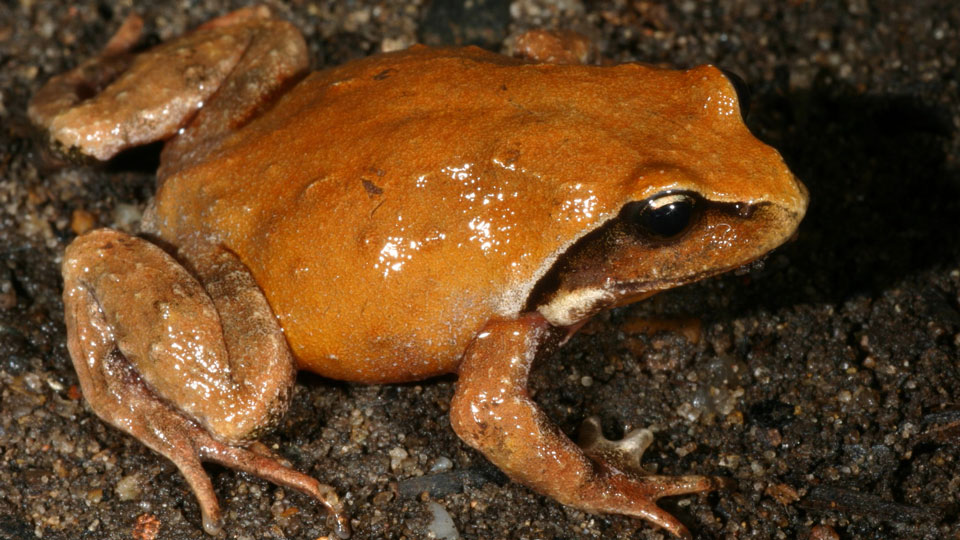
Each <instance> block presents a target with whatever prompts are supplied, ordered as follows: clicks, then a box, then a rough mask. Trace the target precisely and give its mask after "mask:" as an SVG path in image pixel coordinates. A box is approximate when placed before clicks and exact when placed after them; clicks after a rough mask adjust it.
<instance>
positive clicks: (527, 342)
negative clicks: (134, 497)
mask: <svg viewBox="0 0 960 540" xmlns="http://www.w3.org/2000/svg"><path fill="white" fill-rule="evenodd" d="M142 24H143V23H142V20H140V19H139V18H138V17H136V16H131V17H129V18H128V19H127V20H126V22H124V24H123V25H122V26H121V28H120V30H118V31H117V33H116V34H115V35H114V36H113V37H112V38H111V39H110V40H109V42H108V43H107V45H106V46H105V47H104V49H103V51H102V52H101V53H100V55H98V56H96V57H94V58H92V59H90V60H87V61H85V62H83V63H81V64H80V65H79V66H78V67H77V68H75V69H74V70H71V71H68V72H66V73H64V74H61V75H58V76H55V77H54V78H52V79H51V80H50V81H49V82H47V83H46V84H45V86H44V87H43V88H41V89H40V90H39V91H38V92H37V93H36V94H35V96H34V97H33V99H32V101H31V103H30V105H29V109H28V114H29V116H30V118H31V119H32V121H33V122H34V123H35V124H36V125H38V126H40V127H41V128H43V129H45V130H46V132H47V133H48V134H49V136H50V138H51V139H52V141H54V143H55V144H56V145H58V146H60V147H61V148H63V149H64V150H67V151H68V152H71V153H74V154H81V155H85V156H91V157H92V158H94V159H97V160H109V159H110V158H111V157H113V156H115V155H116V154H117V153H120V152H122V151H124V150H126V149H128V148H132V147H135V146H139V145H144V144H148V143H151V142H155V141H164V142H163V149H162V151H161V154H160V164H159V168H158V170H157V188H156V193H155V195H154V197H153V199H152V201H151V202H150V203H149V205H148V207H147V209H146V210H145V212H144V215H143V219H142V223H141V232H140V234H139V235H132V234H127V233H124V232H121V231H118V230H113V229H96V230H92V231H89V232H86V233H84V234H81V235H79V236H77V237H76V238H75V239H74V240H73V241H72V242H71V243H70V245H69V246H68V247H67V248H66V250H65V252H64V256H63V262H62V273H63V281H64V293H63V302H64V319H65V323H66V331H67V346H68V351H69V354H70V357H71V359H72V362H73V365H74V367H75V369H76V372H77V377H78V380H79V384H80V387H81V389H82V393H83V396H84V398H85V399H86V401H87V402H88V404H89V406H90V408H91V409H92V410H93V412H94V413H95V414H96V415H97V416H99V417H100V418H102V419H103V420H104V421H106V422H107V423H109V424H111V425H113V426H115V427H117V428H119V429H120V430H122V431H124V432H126V433H128V434H130V435H132V436H133V437H135V438H136V439H138V440H140V441H141V442H142V443H143V444H145V445H146V446H147V447H149V448H150V449H152V450H154V451H155V452H157V453H159V454H161V455H162V456H164V457H166V458H168V459H170V460H171V461H172V462H173V463H174V464H175V465H176V466H177V468H178V469H179V471H180V472H181V473H182V474H183V476H184V477H185V479H186V480H187V483H188V484H189V487H190V489H191V490H192V491H193V493H194V495H195V496H196V499H197V501H198V504H199V507H200V513H201V519H202V527H203V529H204V530H205V531H206V532H208V533H210V534H217V533H218V532H220V531H221V530H222V528H223V526H224V523H223V516H222V511H221V509H220V506H219V503H218V500H217V497H216V494H215V492H214V489H213V486H212V484H211V482H210V479H209V477H208V475H207V473H206V472H205V471H204V470H203V467H202V463H203V462H216V463H219V464H221V465H223V466H225V467H228V468H232V469H236V470H240V471H245V472H248V473H250V474H253V475H256V476H259V477H261V478H264V479H266V480H268V481H271V482H273V483H276V484H278V485H280V486H284V487H288V488H291V489H294V490H297V491H300V492H302V493H305V494H307V495H308V496H310V497H312V498H314V499H316V500H317V501H319V503H320V504H322V505H324V506H325V507H326V508H327V510H328V511H329V515H330V516H331V520H330V521H331V527H332V528H333V530H334V532H335V534H337V535H338V536H339V537H341V538H346V537H348V536H349V535H350V528H351V527H350V521H349V519H348V518H347V516H346V513H345V510H344V508H343V504H342V502H341V501H340V499H339V497H338V494H337V492H336V490H335V488H333V487H332V486H329V485H326V484H323V483H321V482H319V481H318V480H316V479H315V478H313V477H311V476H309V475H306V474H303V473H301V472H299V471H297V470H295V469H294V468H293V467H292V466H291V465H290V464H289V463H288V462H286V461H285V460H284V459H283V458H282V457H279V456H278V455H275V454H274V453H273V451H271V450H270V449H268V448H267V447H266V446H265V445H263V444H262V443H260V442H258V438H259V437H260V436H262V435H263V434H264V433H266V432H267V431H269V430H270V429H272V428H274V427H275V426H276V425H277V423H278V421H279V419H280V418H282V416H283V414H284V412H285V411H286V408H287V407H288V405H289V402H290V396H291V394H292V392H293V388H294V382H295V374H296V372H297V371H298V370H307V371H311V372H314V373H317V374H319V375H321V376H323V377H326V378H329V379H335V380H341V381H349V382H354V383H364V384H389V383H402V382H410V381H420V380H424V379H429V378H432V377H437V376H441V375H446V374H454V375H455V376H456V377H457V380H456V384H455V389H454V393H453V397H452V400H451V403H450V410H449V417H450V422H451V427H452V429H453V431H454V432H455V433H456V434H457V435H458V436H459V437H460V438H461V439H462V440H463V441H464V442H465V443H466V444H467V445H469V446H470V447H472V448H475V449H476V450H478V451H479V452H480V453H481V454H482V455H483V456H485V457H486V458H487V459H488V460H489V461H490V462H492V463H493V464H495V465H496V466H497V467H499V468H500V469H501V470H502V471H504V472H505V473H506V474H507V476H509V477H510V478H511V479H513V480H515V481H518V482H520V483H522V484H524V485H525V486H527V487H529V488H530V489H532V490H534V491H536V492H538V493H541V494H543V495H546V496H548V497H550V498H553V499H554V500H556V501H558V502H560V503H562V504H565V505H569V506H572V507H575V508H578V509H581V510H584V511H587V512H590V513H596V514H620V515H625V516H634V517H637V518H641V519H644V520H646V521H648V522H650V523H652V524H653V525H656V526H659V527H661V528H663V529H664V530H666V531H668V532H669V533H671V534H673V535H675V536H678V537H689V536H690V533H689V530H688V529H687V528H686V527H685V526H684V524H683V523H681V522H680V521H679V520H678V519H677V518H676V517H674V516H673V515H671V514H670V513H669V512H667V511H665V510H664V509H662V508H661V507H660V506H659V505H658V500H659V499H661V498H662V497H669V496H678V495H689V494H698V493H703V492H706V491H710V490H713V489H716V488H717V487H718V486H719V485H721V484H722V482H721V481H720V480H719V479H717V478H714V477H710V476H700V475H684V476H666V475H656V474H648V473H647V472H646V471H644V469H643V467H642V466H641V465H640V459H641V457H642V453H643V450H644V449H645V448H646V446H647V445H648V444H649V441H650V437H651V435H650V432H649V431H644V432H641V431H632V432H630V433H628V434H627V435H626V436H625V437H624V438H623V439H622V440H620V441H611V440H608V439H606V438H605V437H603V436H602V433H601V432H600V430H599V428H598V424H597V423H596V420H593V419H590V420H588V421H587V422H585V424H584V426H585V429H584V433H585V436H584V437H583V438H582V439H581V441H579V443H576V442H574V441H573V440H571V438H569V437H568V436H567V434H565V433H564V432H563V431H562V430H561V429H560V428H558V427H557V426H556V425H555V424H554V423H553V422H552V421H551V420H550V419H549V418H548V417H547V415H546V414H545V413H544V411H543V410H542V409H541V408H540V407H539V406H538V405H537V403H536V402H535V401H534V400H533V399H532V398H531V396H530V393H529V391H528V389H527V385H528V379H529V374H530V370H531V368H532V366H533V365H534V361H535V360H537V359H540V358H547V357H549V356H550V355H551V354H552V352H553V351H555V350H556V349H557V348H558V347H560V346H562V345H563V343H564V342H566V341H567V340H568V339H569V338H570V337H571V336H572V335H574V334H575V333H576V332H577V331H578V330H579V329H580V328H581V327H582V326H583V325H584V324H586V323H587V322H588V321H589V320H590V319H591V318H592V317H593V316H594V315H596V314H598V313H601V312H605V311H607V310H610V309H613V308H616V307H619V306H624V305H627V304H630V303H633V302H637V301H641V300H644V299H646V298H649V297H650V296H652V295H654V294H656V293H657V292H660V291H664V290H668V289H672V288H674V287H678V286H681V285H685V284H688V283H691V282H694V281H698V280H701V279H704V278H707V277H710V276H714V275H716V274H720V273H723V272H727V271H729V270H733V269H737V268H740V267H743V266H744V265H748V264H751V263H753V262H754V261H757V260H760V259H762V258H763V257H764V256H765V255H766V254H767V253H769V252H770V251H771V250H773V249H775V248H776V247H778V246H780V245H781V244H783V243H784V242H785V241H787V240H789V239H790V238H791V237H793V236H794V235H795V234H796V230H797V227H798V225H799V223H800V221H801V220H802V218H803V216H804V214H805V211H806V208H807V205H808V199H809V195H808V192H807V190H806V188H805V187H804V185H803V183H802V182H801V181H800V180H798V179H797V178H796V177H795V176H794V175H793V174H792V173H791V172H790V170H789V168H788V167H787V165H786V164H785V162H784V160H783V158H782V157H781V155H780V154H779V152H778V151H777V150H775V149H774V148H772V147H771V146H769V145H767V144H765V143H763V142H761V141H760V140H759V139H757V138H756V137H755V136H754V135H753V134H752V133H751V131H750V130H749V129H748V128H747V126H746V125H745V122H744V116H745V112H746V111H745V104H744V101H743V100H742V96H741V95H740V92H739V91H738V88H737V84H736V81H734V80H733V78H732V77H731V76H729V75H728V74H727V73H725V72H724V71H722V70H720V69H718V68H717V67H715V66H712V65H703V66H696V67H692V68H689V69H669V68H664V67H658V66H651V65H647V64H643V63H622V64H617V65H603V66H598V65H590V64H584V63H582V62H575V61H574V62H567V61H564V62H551V61H544V59H542V58H541V59H538V58H536V57H534V55H530V56H526V57H519V58H518V57H512V56H506V55H501V54H497V53H494V52H489V51H485V50H482V49H480V48H476V47H450V48H432V47H425V46H421V45H415V46H413V47H410V48H408V49H406V50H402V51H394V52H388V53H381V54H376V55H372V56H369V57H366V58H362V59H357V60H352V61H350V62H347V63H345V64H342V65H340V66H336V67H332V68H327V69H324V70H320V71H312V72H311V71H310V70H309V65H308V64H309V58H308V53H307V46H306V43H305V40H304V38H303V36H302V34H301V33H300V32H299V30H298V29H297V28H296V27H295V26H294V25H293V24H291V23H289V22H287V21H285V20H283V19H282V18H281V17H279V16H277V15H275V14H274V13H273V12H272V11H271V10H270V9H268V8H266V7H263V6H253V7H248V8H243V9H241V10H238V11H235V12H232V13H229V14H227V15H224V16H221V17H218V18H216V19H214V20H212V21H209V22H207V23H205V24H203V25H201V26H200V27H198V28H196V29H195V30H193V31H192V32H189V33H188V34H185V35H184V36H181V37H179V38H176V39H174V40H171V41H168V42H166V43H162V44H159V45H157V46H155V47H154V48H151V49H148V50H146V51H141V52H136V53H135V52H132V51H133V48H134V46H135V45H136V43H137V42H138V40H139V35H140V33H141V29H142ZM540 37H542V36H540Z"/></svg>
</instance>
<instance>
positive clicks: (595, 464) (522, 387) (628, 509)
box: [450, 314, 716, 536]
mask: <svg viewBox="0 0 960 540" xmlns="http://www.w3.org/2000/svg"><path fill="white" fill-rule="evenodd" d="M557 339H558V337H557V335H556V333H555V332H554V331H552V330H551V328H550V325H549V324H548V323H547V321H546V320H544V319H543V317H542V316H540V315H539V314H531V315H523V316H521V317H519V318H518V319H516V320H503V321H492V322H490V323H488V324H487V325H486V327H484V329H483V331H482V332H481V333H480V334H479V335H478V336H477V338H476V340H475V341H474V342H473V344H472V345H471V346H470V347H469V348H468V350H467V352H466V353H465V355H464V358H463V361H462V363H461V365H460V372H459V379H458V381H457V389H456V392H455V394H454V398H453V401H452V403H451V406H450V419H451V423H452V424H453V429H454V431H456V432H457V435H459V436H460V438H461V439H463V440H464V441H465V442H467V444H469V445H471V446H473V447H474V448H476V449H478V450H479V451H480V452H482V453H483V454H484V455H485V456H486V457H487V458H488V459H489V460H490V461H492V462H493V463H494V464H496V465H497V466H498V467H500V469H502V470H503V471H504V472H505V473H507V475H508V476H510V477H511V478H513V479H515V480H517V481H519V482H521V483H523V484H525V485H527V486H528V487H530V488H532V489H534V490H536V491H538V492H540V493H543V494H545V495H549V496H550V497H552V498H554V499H556V500H558V501H559V502H561V503H563V504H567V505H570V506H574V507H577V508H580V509H583V510H586V511H589V512H596V513H611V514H624V515H632V516H637V517H642V518H644V519H647V520H649V521H651V522H653V523H655V524H656V525H659V526H661V527H663V528H665V529H667V530H668V531H670V532H671V533H673V534H675V535H677V536H688V535H689V532H688V531H687V529H686V528H685V527H684V526H683V525H682V524H681V523H680V522H679V521H677V519H676V518H674V517H673V516H671V515H670V514H669V513H667V512H665V511H664V510H662V509H660V508H659V507H658V506H657V505H656V502H655V501H656V500H657V499H659V498H660V497H664V496H670V495H680V494H685V493H696V492H701V491H707V490H710V489H713V488H714V487H716V485H715V482H714V481H713V480H712V479H710V478H706V477H700V476H686V477H667V476H642V475H640V474H637V473H636V472H633V471H625V470H621V469H620V468H618V467H617V465H618V463H614V462H612V461H610V462H608V461H593V460H591V459H590V458H589V457H587V455H585V454H584V452H583V450H582V449H581V448H580V447H578V446H577V445H576V444H574V443H573V442H572V441H571V440H570V439H569V438H567V436H566V435H564V434H563V432H561V431H560V429H558V428H557V427H556V426H555V425H554V424H553V423H551V422H550V420H549V419H548V418H547V417H546V416H545V415H544V413H543V411H541V410H540V408H539V407H538V406H537V404H536V403H534V401H533V400H531V399H530V397H529V395H528V394H527V378H528V375H529V373H530V367H531V365H532V363H533V360H534V358H535V357H536V355H537V353H538V349H546V350H549V349H551V348H552V345H553V344H555V343H556V340H557ZM597 455H599V454H597Z"/></svg>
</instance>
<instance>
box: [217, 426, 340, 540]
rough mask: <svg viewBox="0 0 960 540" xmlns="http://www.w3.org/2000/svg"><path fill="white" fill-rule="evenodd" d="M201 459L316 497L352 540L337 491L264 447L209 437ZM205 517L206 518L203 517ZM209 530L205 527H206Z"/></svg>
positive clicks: (337, 525) (336, 526) (336, 524)
mask: <svg viewBox="0 0 960 540" xmlns="http://www.w3.org/2000/svg"><path fill="white" fill-rule="evenodd" d="M201 448H202V449H203V451H202V458H203V459H204V460H206V461H212V462H215V463H219V464H220V465H223V466H225V467H229V468H231V469H236V470H239V471H243V472H247V473H250V474H252V475H254V476H259V477H260V478H263V479H264V480H268V481H270V482H273V483H274V484H277V485H279V486H285V487H288V488H291V489H295V490H297V491H299V492H301V493H303V494H305V495H308V496H310V497H313V498H314V499H316V500H318V501H320V503H321V504H323V505H324V506H326V507H327V510H328V511H329V513H330V516H331V518H332V522H333V523H332V527H333V529H334V532H335V533H336V534H337V536H338V537H340V538H349V537H350V523H349V520H348V518H347V516H346V514H345V513H344V511H343V506H342V505H341V503H340V498H339V497H338V496H337V492H336V490H334V489H333V488H332V487H331V486H328V485H327V484H322V483H320V482H319V481H318V480H317V479H316V478H313V477H312V476H308V475H306V474H303V473H300V472H297V471H295V470H294V469H292V468H291V467H289V466H288V465H287V464H286V463H285V460H282V459H281V458H277V457H275V456H274V454H273V453H272V452H270V451H269V450H268V449H267V448H266V447H265V446H263V445H260V446H255V447H253V448H243V447H240V446H232V445H228V444H224V443H221V442H219V441H216V440H214V439H213V438H212V437H210V436H209V435H207V436H206V438H205V440H204V441H203V444H202V445H201ZM204 515H206V514H204ZM205 526H206V525H205Z"/></svg>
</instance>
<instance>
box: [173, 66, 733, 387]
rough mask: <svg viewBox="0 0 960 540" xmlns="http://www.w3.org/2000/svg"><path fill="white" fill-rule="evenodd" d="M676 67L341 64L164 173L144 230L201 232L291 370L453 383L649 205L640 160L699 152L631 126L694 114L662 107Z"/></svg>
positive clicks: (684, 106) (680, 105)
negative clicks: (279, 331) (281, 341)
mask: <svg viewBox="0 0 960 540" xmlns="http://www.w3.org/2000/svg"><path fill="white" fill-rule="evenodd" d="M625 72H628V73H633V72H636V74H635V75H632V76H630V77H625V76H624V73H625ZM690 73H693V72H666V71H661V70H655V69H651V68H646V67H643V66H637V65H628V66H620V67H617V68H590V67H585V66H550V65H533V64H524V63H522V62H520V61H518V60H514V59H510V58H506V57H503V56H499V55H495V54H492V53H487V52H483V51H480V50H479V49H459V50H431V49H426V48H415V49H413V50H411V51H405V52H403V53H398V54H393V55H382V56H379V57H373V58H369V59H365V60H362V61H358V62H353V63H350V64H347V65H345V66H341V67H340V68H336V69H333V70H328V71H323V72H318V73H315V74H313V75H311V76H309V77H308V78H307V79H306V80H304V81H303V82H301V83H300V84H299V85H298V86H297V87H295V88H294V89H293V90H292V91H291V92H290V93H289V94H288V95H287V96H285V97H284V98H282V99H281V100H280V101H279V102H278V103H277V104H276V106H275V107H274V108H273V109H271V110H270V111H269V112H268V113H267V114H265V115H264V116H263V117H262V118H260V119H258V120H256V121H254V122H252V123H251V124H249V125H247V126H245V127H244V128H243V129H242V130H240V131H239V132H238V133H237V134H235V135H234V136H232V137H230V138H228V139H226V140H225V142H224V144H223V146H222V148H220V150H218V151H217V152H215V153H214V156H215V158H214V159H212V160H210V161H209V162H207V163H204V164H201V165H198V166H195V167H192V168H190V169H188V170H184V171H181V172H180V173H178V174H175V175H173V176H171V177H169V178H168V179H166V181H165V182H164V184H163V185H162V187H161V191H160V192H159V194H158V207H157V217H158V221H157V223H158V226H159V229H160V232H161V235H162V236H164V237H165V238H166V239H167V240H168V241H171V242H174V243H175V242H176V239H177V238H178V237H180V236H183V235H187V234H190V231H193V230H196V229H200V230H201V231H205V232H207V233H213V234H215V235H217V236H218V237H219V238H220V239H221V240H222V241H223V242H224V243H225V245H227V246H228V247H229V248H230V249H232V250H234V251H235V252H236V253H237V254H238V255H239V256H240V258H241V259H242V260H243V262H244V263H245V264H246V265H247V266H248V267H249V268H250V270H251V271H252V272H253V274H254V276H255V277H256V279H257V282H258V283H259V284H260V286H261V287H262V288H263V290H264V292H265V293H266V295H267V297H268V299H269V301H270V304H271V306H272V307H273V309H274V311H275V313H276V315H277V316H278V317H279V319H280V321H281V324H282V326H283V328H284V331H285V333H286V336H287V338H288V341H289V342H290V344H291V346H292V348H293V351H294V354H295V355H296V356H297V358H298V360H299V362H300V364H301V366H302V367H304V368H306V369H310V370H312V371H316V372H318V373H320V374H322V375H325V376H329V377H333V378H339V379H346V380H358V381H366V382H387V381H402V380H415V379H418V378H423V377H428V376H432V375H435V374H439V373H444V372H450V371H452V370H454V369H455V368H456V365H457V363H458V361H459V358H460V355H461V354H462V352H463V351H464V349H465V348H466V346H467V344H468V343H469V342H470V340H471V339H473V337H474V336H475V335H476V334H477V332H479V331H480V329H481V328H482V326H483V325H484V324H485V323H486V321H488V320H490V319H491V318H495V317H511V316H514V315H516V314H517V313H518V312H520V311H521V310H522V309H523V307H524V305H525V303H526V301H527V297H528V295H529V294H530V291H531V290H532V289H533V287H534V285H535V284H536V282H537V280H539V279H540V278H541V277H542V276H543V275H544V274H545V273H546V271H547V270H548V269H549V268H550V267H551V265H552V264H553V263H554V262H555V260H556V258H557V257H558V255H559V254H560V253H562V251H563V250H564V249H566V248H567V247H569V246H570V245H571V244H572V243H573V242H575V241H576V240H577V239H579V238H580V237H582V236H583V235H584V234H586V233H587V232H589V231H590V230H592V229H593V228H595V227H597V226H598V224H600V223H603V222H604V221H606V220H609V219H611V218H612V217H613V216H615V215H616V213H617V212H618V211H619V209H620V207H621V206H622V205H623V204H624V203H625V202H626V201H628V200H639V199H642V198H643V197H646V196H650V195H652V193H644V192H643V189H644V186H643V184H642V183H637V182H636V178H637V176H638V175H642V172H643V171H644V170H645V169H644V168H645V167H648V166H651V167H656V166H662V164H664V163H671V162H675V161H676V160H677V159H679V157H678V153H680V152H681V151H684V152H685V151H686V149H688V148H689V146H690V145H691V144H694V145H696V144H698V143H697V142H696V139H697V137H696V135H697V134H689V133H687V134H684V132H683V130H682V129H681V130H679V133H680V135H678V137H679V138H677V140H673V141H671V140H666V141H665V140H663V137H661V136H660V133H652V132H651V130H649V129H647V130H645V129H637V124H638V123H640V124H642V123H643V121H644V116H646V117H649V118H650V119H651V120H648V121H650V122H654V121H656V122H661V121H662V119H663V118H665V117H669V118H672V119H674V120H675V121H679V122H685V121H687V120H689V119H690V118H693V117H695V116H697V115H698V114H701V112H700V111H699V110H698V109H697V107H698V106H700V103H701V102H698V101H697V100H689V99H685V100H679V99H677V100H671V98H670V97H669V96H670V95H671V92H673V93H674V95H675V94H676V92H675V91H674V90H672V89H671V88H672V87H673V86H676V87H680V86H689V85H690V83H689V81H684V80H682V78H683V77H691V75H688V74H690ZM694 76H695V74H694ZM650 77H652V78H653V79H654V80H652V81H647V82H644V81H646V79H649V78H650ZM659 79H663V80H659ZM645 85H646V86H649V87H650V88H651V89H653V90H644V88H642V87H643V86H645ZM671 85H672V86H671ZM611 88H613V90H612V91H611ZM656 88H660V90H656ZM645 91H646V92H648V93H650V92H653V93H654V94H656V93H658V92H659V93H662V95H660V96H657V95H654V96H652V97H650V98H643V93H644V92H645ZM704 91H705V92H706V91H707V90H706V89H705V90H704ZM643 99H648V101H649V103H648V102H644V101H642V100H643ZM658 99H659V100H660V101H657V100H658ZM631 100H632V101H634V102H633V103H628V102H629V101H631ZM651 100H652V101H651ZM651 103H653V105H651ZM622 107H626V109H627V110H626V112H621V110H620V109H621V108H622ZM698 121H699V120H698ZM737 133H739V132H737ZM743 135H744V136H746V137H749V133H748V132H746V130H745V129H744V130H743ZM726 136H728V137H729V136H730V134H726ZM737 136H739V135H737ZM684 137H686V139H685V138H684ZM751 140H752V138H751ZM691 141H693V142H691ZM694 151H695V149H694ZM586 156H589V159H585V157H586ZM657 164H660V165H657ZM705 169H706V170H710V164H708V166H707V167H705ZM726 174H729V172H727V173H726ZM700 180H701V181H703V179H700ZM706 181H709V178H707V179H706ZM678 187H680V188H682V187H683V186H682V185H680V186H678ZM731 196H736V194H732V195H731Z"/></svg>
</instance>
